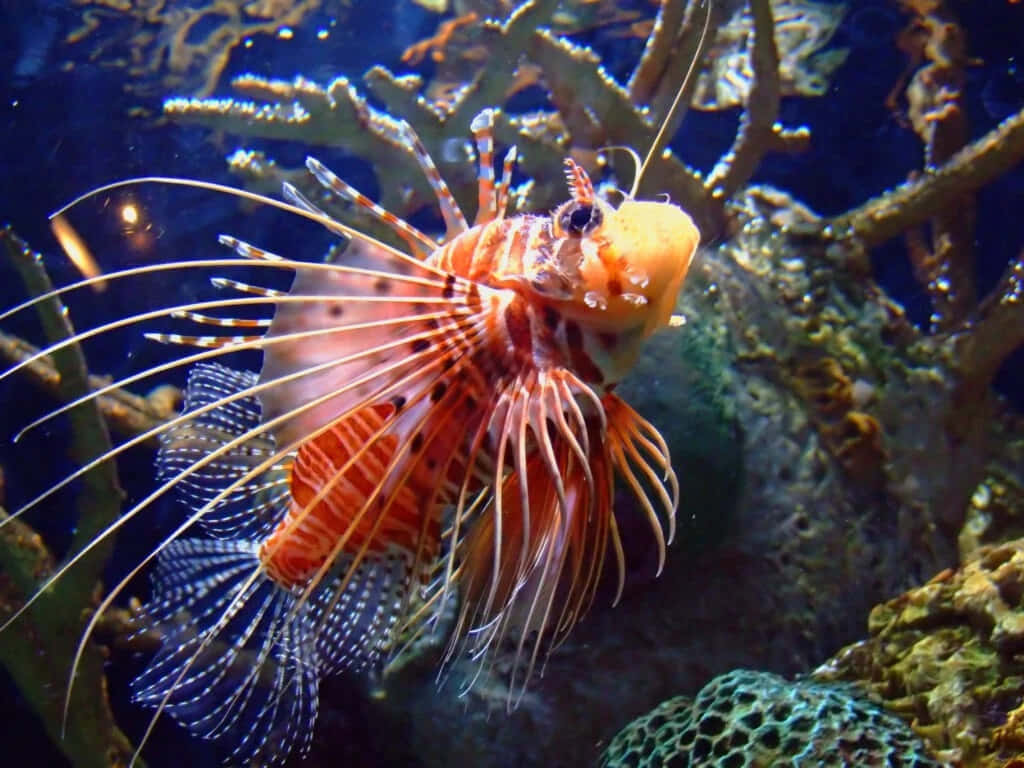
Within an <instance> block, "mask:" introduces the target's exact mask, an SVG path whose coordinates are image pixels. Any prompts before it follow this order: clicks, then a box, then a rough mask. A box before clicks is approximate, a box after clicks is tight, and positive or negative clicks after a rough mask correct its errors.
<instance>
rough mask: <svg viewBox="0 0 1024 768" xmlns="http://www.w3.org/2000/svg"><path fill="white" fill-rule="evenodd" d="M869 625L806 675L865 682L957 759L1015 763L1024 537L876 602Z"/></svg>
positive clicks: (1022, 676) (1022, 672) (1022, 724)
mask: <svg viewBox="0 0 1024 768" xmlns="http://www.w3.org/2000/svg"><path fill="white" fill-rule="evenodd" d="M868 630H869V633H870V637H868V639H866V640H863V641H861V642H859V643H856V644H854V645H851V646H848V647H847V648H845V649H843V650H842V651H840V652H839V653H837V654H836V655H835V656H834V657H833V659H832V660H831V661H829V662H828V663H827V664H825V665H824V666H822V667H821V668H820V669H818V670H816V671H815V673H814V676H815V677H816V678H817V679H820V680H844V681H850V682H856V683H858V684H859V685H862V686H864V687H866V688H868V689H870V690H871V691H872V692H873V693H874V694H875V695H876V696H878V697H879V698H881V699H883V700H884V701H885V702H886V706H887V707H888V708H889V709H891V710H892V711H894V712H899V713H900V714H902V715H903V716H905V717H906V718H907V719H908V720H909V719H911V718H912V719H913V720H914V722H915V725H916V727H917V730H918V731H919V732H920V733H923V734H925V735H926V736H927V737H928V739H929V741H930V742H931V743H932V744H933V745H934V746H935V747H936V748H937V749H943V750H949V751H950V753H951V754H958V756H959V757H960V759H961V760H962V761H963V764H964V765H965V766H970V768H1011V767H1012V766H1022V765H1024V653H1022V651H1024V539H1016V540H1013V541H1007V542H1004V543H1002V544H996V545H991V546H983V547H980V548H979V549H977V550H975V551H974V552H972V553H971V554H970V555H969V557H968V559H967V560H966V562H965V563H964V564H963V565H962V566H961V567H960V568H959V569H957V570H955V571H953V570H947V571H943V572H942V573H940V574H938V575H937V576H936V577H935V578H933V579H932V580H931V581H930V582H928V583H927V584H924V585H922V586H920V587H917V588H916V589H912V590H910V591H909V592H907V593H906V594H903V595H901V596H900V597H897V598H895V599H893V600H890V601H888V602H886V603H883V604H881V605H879V606H877V607H876V608H875V609H874V610H873V611H872V612H871V616H870V618H869V619H868Z"/></svg>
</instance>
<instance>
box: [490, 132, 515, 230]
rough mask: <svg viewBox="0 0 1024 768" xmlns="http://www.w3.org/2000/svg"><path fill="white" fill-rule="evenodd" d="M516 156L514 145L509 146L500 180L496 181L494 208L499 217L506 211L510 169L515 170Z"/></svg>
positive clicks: (510, 182)
mask: <svg viewBox="0 0 1024 768" xmlns="http://www.w3.org/2000/svg"><path fill="white" fill-rule="evenodd" d="M517 156H518V150H517V149H516V148H515V147H514V146H512V147H509V149H508V152H506V153H505V160H504V162H503V163H502V165H501V181H500V182H499V183H498V188H497V189H496V190H495V193H494V199H495V208H496V210H497V213H498V218H499V219H503V218H505V214H506V213H508V198H509V193H510V190H511V189H512V171H514V170H515V167H516V157H517Z"/></svg>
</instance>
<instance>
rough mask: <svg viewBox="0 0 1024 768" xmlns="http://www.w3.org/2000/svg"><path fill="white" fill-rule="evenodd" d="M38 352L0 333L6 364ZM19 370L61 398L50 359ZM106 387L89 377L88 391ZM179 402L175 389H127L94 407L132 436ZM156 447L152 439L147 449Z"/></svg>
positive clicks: (113, 425)
mask: <svg viewBox="0 0 1024 768" xmlns="http://www.w3.org/2000/svg"><path fill="white" fill-rule="evenodd" d="M38 351H39V349H38V348H37V347H35V346H33V345H32V344H29V343H28V342H27V341H25V340H24V339H19V338H18V337H17V336H11V335H10V334H7V333H3V332H2V331H0V358H3V359H4V360H7V361H8V362H9V363H13V364H17V363H21V362H23V361H25V360H28V359H29V358H30V357H32V356H33V355H35V354H36V353H37V352H38ZM23 371H24V374H25V375H26V376H28V377H29V378H30V379H31V380H32V382H33V383H34V384H35V385H36V386H38V387H39V388H40V389H41V390H43V391H44V392H47V393H49V394H50V395H52V396H53V397H55V398H58V399H61V398H62V393H61V386H60V384H61V379H60V373H59V372H58V370H57V368H56V367H55V366H54V364H53V361H52V360H51V359H50V358H48V357H42V358H40V359H38V360H35V361H33V362H31V363H29V364H28V365H27V366H25V368H24V369H23ZM107 384H108V381H107V380H106V379H105V378H103V377H102V376H93V375H90V376H89V387H90V388H91V389H92V390H97V389H99V388H100V387H104V386H106V385H107ZM180 400H181V392H180V390H178V389H177V388H176V387H170V386H161V387H157V388H156V389H154V390H153V391H152V392H151V393H150V394H149V395H147V396H146V397H141V396H139V395H135V394H132V393H131V392H128V391H127V390H123V389H115V390H113V391H111V392H108V393H107V394H105V395H101V396H100V397H99V398H98V399H97V405H98V406H99V409H100V413H101V414H102V415H103V419H104V421H105V422H106V423H107V426H109V427H110V428H111V429H112V430H113V431H114V432H117V433H118V434H120V435H124V436H126V437H134V436H136V435H140V434H142V433H143V432H148V431H149V430H150V429H152V428H153V427H155V426H157V425H158V424H160V423H161V422H162V421H164V420H166V419H167V418H169V417H170V416H171V414H172V412H173V409H174V406H175V405H176V404H177V403H178V402H180ZM156 446H157V442H156V438H153V439H152V440H151V441H150V447H153V448H155V447H156Z"/></svg>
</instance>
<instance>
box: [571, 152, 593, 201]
mask: <svg viewBox="0 0 1024 768" xmlns="http://www.w3.org/2000/svg"><path fill="white" fill-rule="evenodd" d="M565 178H566V181H567V182H568V184H569V192H570V193H571V194H572V199H573V200H574V201H575V202H577V203H581V204H583V205H590V204H591V203H593V202H594V184H593V182H592V181H591V180H590V176H588V175H587V172H586V171H584V170H583V168H582V167H581V166H580V165H579V164H578V163H577V162H576V161H575V160H573V159H572V158H571V157H567V158H565Z"/></svg>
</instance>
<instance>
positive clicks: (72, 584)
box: [0, 229, 138, 768]
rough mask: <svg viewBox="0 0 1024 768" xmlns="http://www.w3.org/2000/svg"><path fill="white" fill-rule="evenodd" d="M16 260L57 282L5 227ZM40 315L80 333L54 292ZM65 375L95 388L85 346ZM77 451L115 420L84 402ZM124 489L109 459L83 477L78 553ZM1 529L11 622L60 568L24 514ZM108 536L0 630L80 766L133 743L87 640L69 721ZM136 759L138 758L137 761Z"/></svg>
mask: <svg viewBox="0 0 1024 768" xmlns="http://www.w3.org/2000/svg"><path fill="white" fill-rule="evenodd" d="M0 242H2V245H3V248H4V251H5V252H6V255H7V257H8V259H9V260H10V261H11V262H12V263H13V264H14V265H15V266H16V267H17V269H18V271H19V272H20V274H21V276H22V279H23V280H24V282H25V285H26V288H27V289H28V290H29V291H30V292H31V293H32V294H33V295H39V294H42V293H46V292H48V291H49V290H51V289H52V285H51V284H50V281H49V278H48V277H47V276H46V273H45V272H44V271H43V269H42V266H41V264H42V257H41V256H40V255H39V254H37V253H35V252H33V251H31V250H30V249H29V248H28V246H27V245H26V244H25V243H24V242H23V241H21V240H20V239H19V238H18V237H17V236H16V235H15V234H14V233H13V232H12V231H11V230H10V229H4V230H3V231H2V232H0ZM39 315H40V320H41V323H42V326H43V329H44V332H45V334H46V336H47V338H48V339H49V341H50V342H52V343H56V342H58V341H60V340H62V339H64V338H66V337H68V336H69V335H71V334H72V333H73V331H72V329H71V327H70V324H69V322H68V320H67V317H66V315H65V313H64V312H63V310H62V307H61V306H60V304H59V302H58V301H57V300H56V299H50V300H49V301H46V302H43V303H41V304H40V305H39ZM53 358H54V359H53V365H54V367H55V369H56V372H57V374H58V381H57V384H56V389H57V391H58V394H59V395H60V396H61V397H62V398H63V399H65V400H72V399H75V398H77V397H79V396H80V395H82V394H84V393H85V392H86V391H87V389H88V386H89V385H88V374H87V371H86V367H85V361H84V360H83V358H82V356H81V353H80V351H79V350H78V348H77V347H75V346H73V347H67V348H65V349H61V350H59V351H57V352H55V353H54V355H53ZM69 416H70V419H71V424H72V440H71V446H70V452H71V454H72V456H73V457H74V458H75V459H76V460H77V461H78V462H79V463H81V464H83V465H84V464H86V463H87V462H88V461H89V460H90V459H92V458H93V457H94V456H96V455H98V454H100V453H102V452H104V451H106V450H109V448H110V441H109V438H108V436H107V427H106V424H105V423H104V420H103V419H102V418H101V416H100V412H99V409H98V408H97V407H96V405H94V404H92V403H85V404H83V405H80V406H78V407H76V408H75V409H73V410H72V411H71V412H70V415H69ZM120 502H121V490H120V487H119V485H118V479H117V470H116V467H115V466H114V465H113V464H112V463H110V462H106V463H104V464H101V465H99V466H97V467H95V468H93V469H92V470H90V471H89V472H87V473H86V474H85V475H84V476H83V478H82V488H81V493H80V495H79V498H78V503H77V510H76V512H77V515H76V518H77V529H76V533H75V536H74V539H73V541H72V543H71V552H72V553H78V552H80V551H81V550H83V549H84V548H85V546H86V545H87V544H89V543H90V542H91V541H92V539H93V537H94V536H95V535H96V534H97V533H98V532H99V531H101V530H103V529H105V528H106V527H107V526H108V525H110V524H111V523H112V522H113V521H114V520H115V519H116V518H117V516H118V513H119V510H120ZM3 521H4V526H3V528H2V529H0V620H4V621H6V620H9V619H10V618H11V617H12V616H13V614H14V613H15V612H16V611H18V610H20V609H21V608H22V606H23V604H24V603H23V601H24V600H25V598H26V597H27V596H29V595H32V594H33V593H34V592H35V591H36V589H38V588H39V586H40V585H42V584H43V583H45V581H46V580H47V578H49V577H50V576H51V575H52V573H53V570H54V566H53V558H52V556H51V555H50V553H49V550H48V549H47V547H46V545H45V544H44V543H43V541H42V539H41V538H40V536H39V535H38V534H36V533H35V531H33V530H32V529H31V528H30V527H29V526H28V525H26V524H25V523H24V522H23V521H21V520H20V519H16V520H9V519H7V517H6V515H4V516H3ZM112 547H113V541H112V539H111V538H110V537H107V538H106V539H104V540H102V541H100V542H99V543H97V544H96V545H95V546H93V547H92V549H91V551H90V552H89V553H88V554H87V555H85V556H84V557H83V558H81V560H80V561H79V563H78V564H77V565H76V566H75V571H74V578H67V579H61V580H60V581H59V582H58V583H56V584H55V585H54V586H53V587H52V588H50V589H47V590H46V591H45V592H44V593H43V594H41V595H40V597H39V599H38V600H36V602H35V603H34V604H32V605H31V606H30V607H28V608H27V610H25V611H24V612H23V613H22V615H21V616H20V617H19V618H18V619H17V621H18V622H19V624H18V625H17V626H15V627H13V628H12V629H11V630H10V631H6V632H3V633H0V662H2V663H3V664H4V666H5V667H6V668H7V670H8V672H9V673H10V674H11V676H12V677H13V678H14V679H15V681H16V682H17V684H18V687H19V688H20V689H21V691H22V692H23V694H24V695H25V697H26V699H27V700H28V701H29V703H30V704H31V706H32V707H33V709H34V710H35V711H36V712H37V713H38V715H39V716H40V718H41V719H42V720H43V722H44V723H45V725H46V728H47V730H48V731H49V733H50V736H51V738H52V739H53V741H54V743H55V744H57V745H58V746H60V748H61V749H62V750H63V751H64V753H65V754H66V755H67V756H68V759H69V760H71V761H72V762H73V763H74V764H75V765H76V766H82V768H113V767H114V766H118V765H125V764H127V762H128V759H129V758H130V757H131V755H132V751H133V750H132V747H131V745H130V744H129V742H128V740H127V739H126V738H125V736H124V735H123V734H122V733H121V731H120V730H119V729H118V727H117V725H116V724H115V722H114V718H113V714H112V713H111V711H110V706H109V704H108V702H107V693H106V681H105V678H104V674H103V659H102V657H101V654H100V652H99V650H98V649H97V648H94V647H88V648H86V649H85V652H84V654H83V656H82V661H81V664H80V665H79V667H78V670H77V675H76V677H75V680H74V683H75V685H74V689H73V692H72V696H71V699H70V702H69V709H68V711H69V712H70V713H72V714H71V715H70V717H69V718H68V720H67V727H66V728H65V727H64V726H63V723H64V709H63V705H64V691H65V690H66V688H67V685H68V684H69V682H70V680H69V678H68V672H69V666H68V665H69V663H70V659H71V658H73V657H74V653H75V646H76V644H77V642H78V637H79V635H80V633H81V629H82V626H83V623H84V619H85V617H86V616H87V613H88V611H89V610H91V608H92V606H93V599H94V591H95V589H96V585H97V583H98V582H99V580H100V578H101V575H102V572H103V567H104V565H105V564H106V561H107V558H108V557H109V556H110V552H111V549H112ZM136 764H138V763H136Z"/></svg>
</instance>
